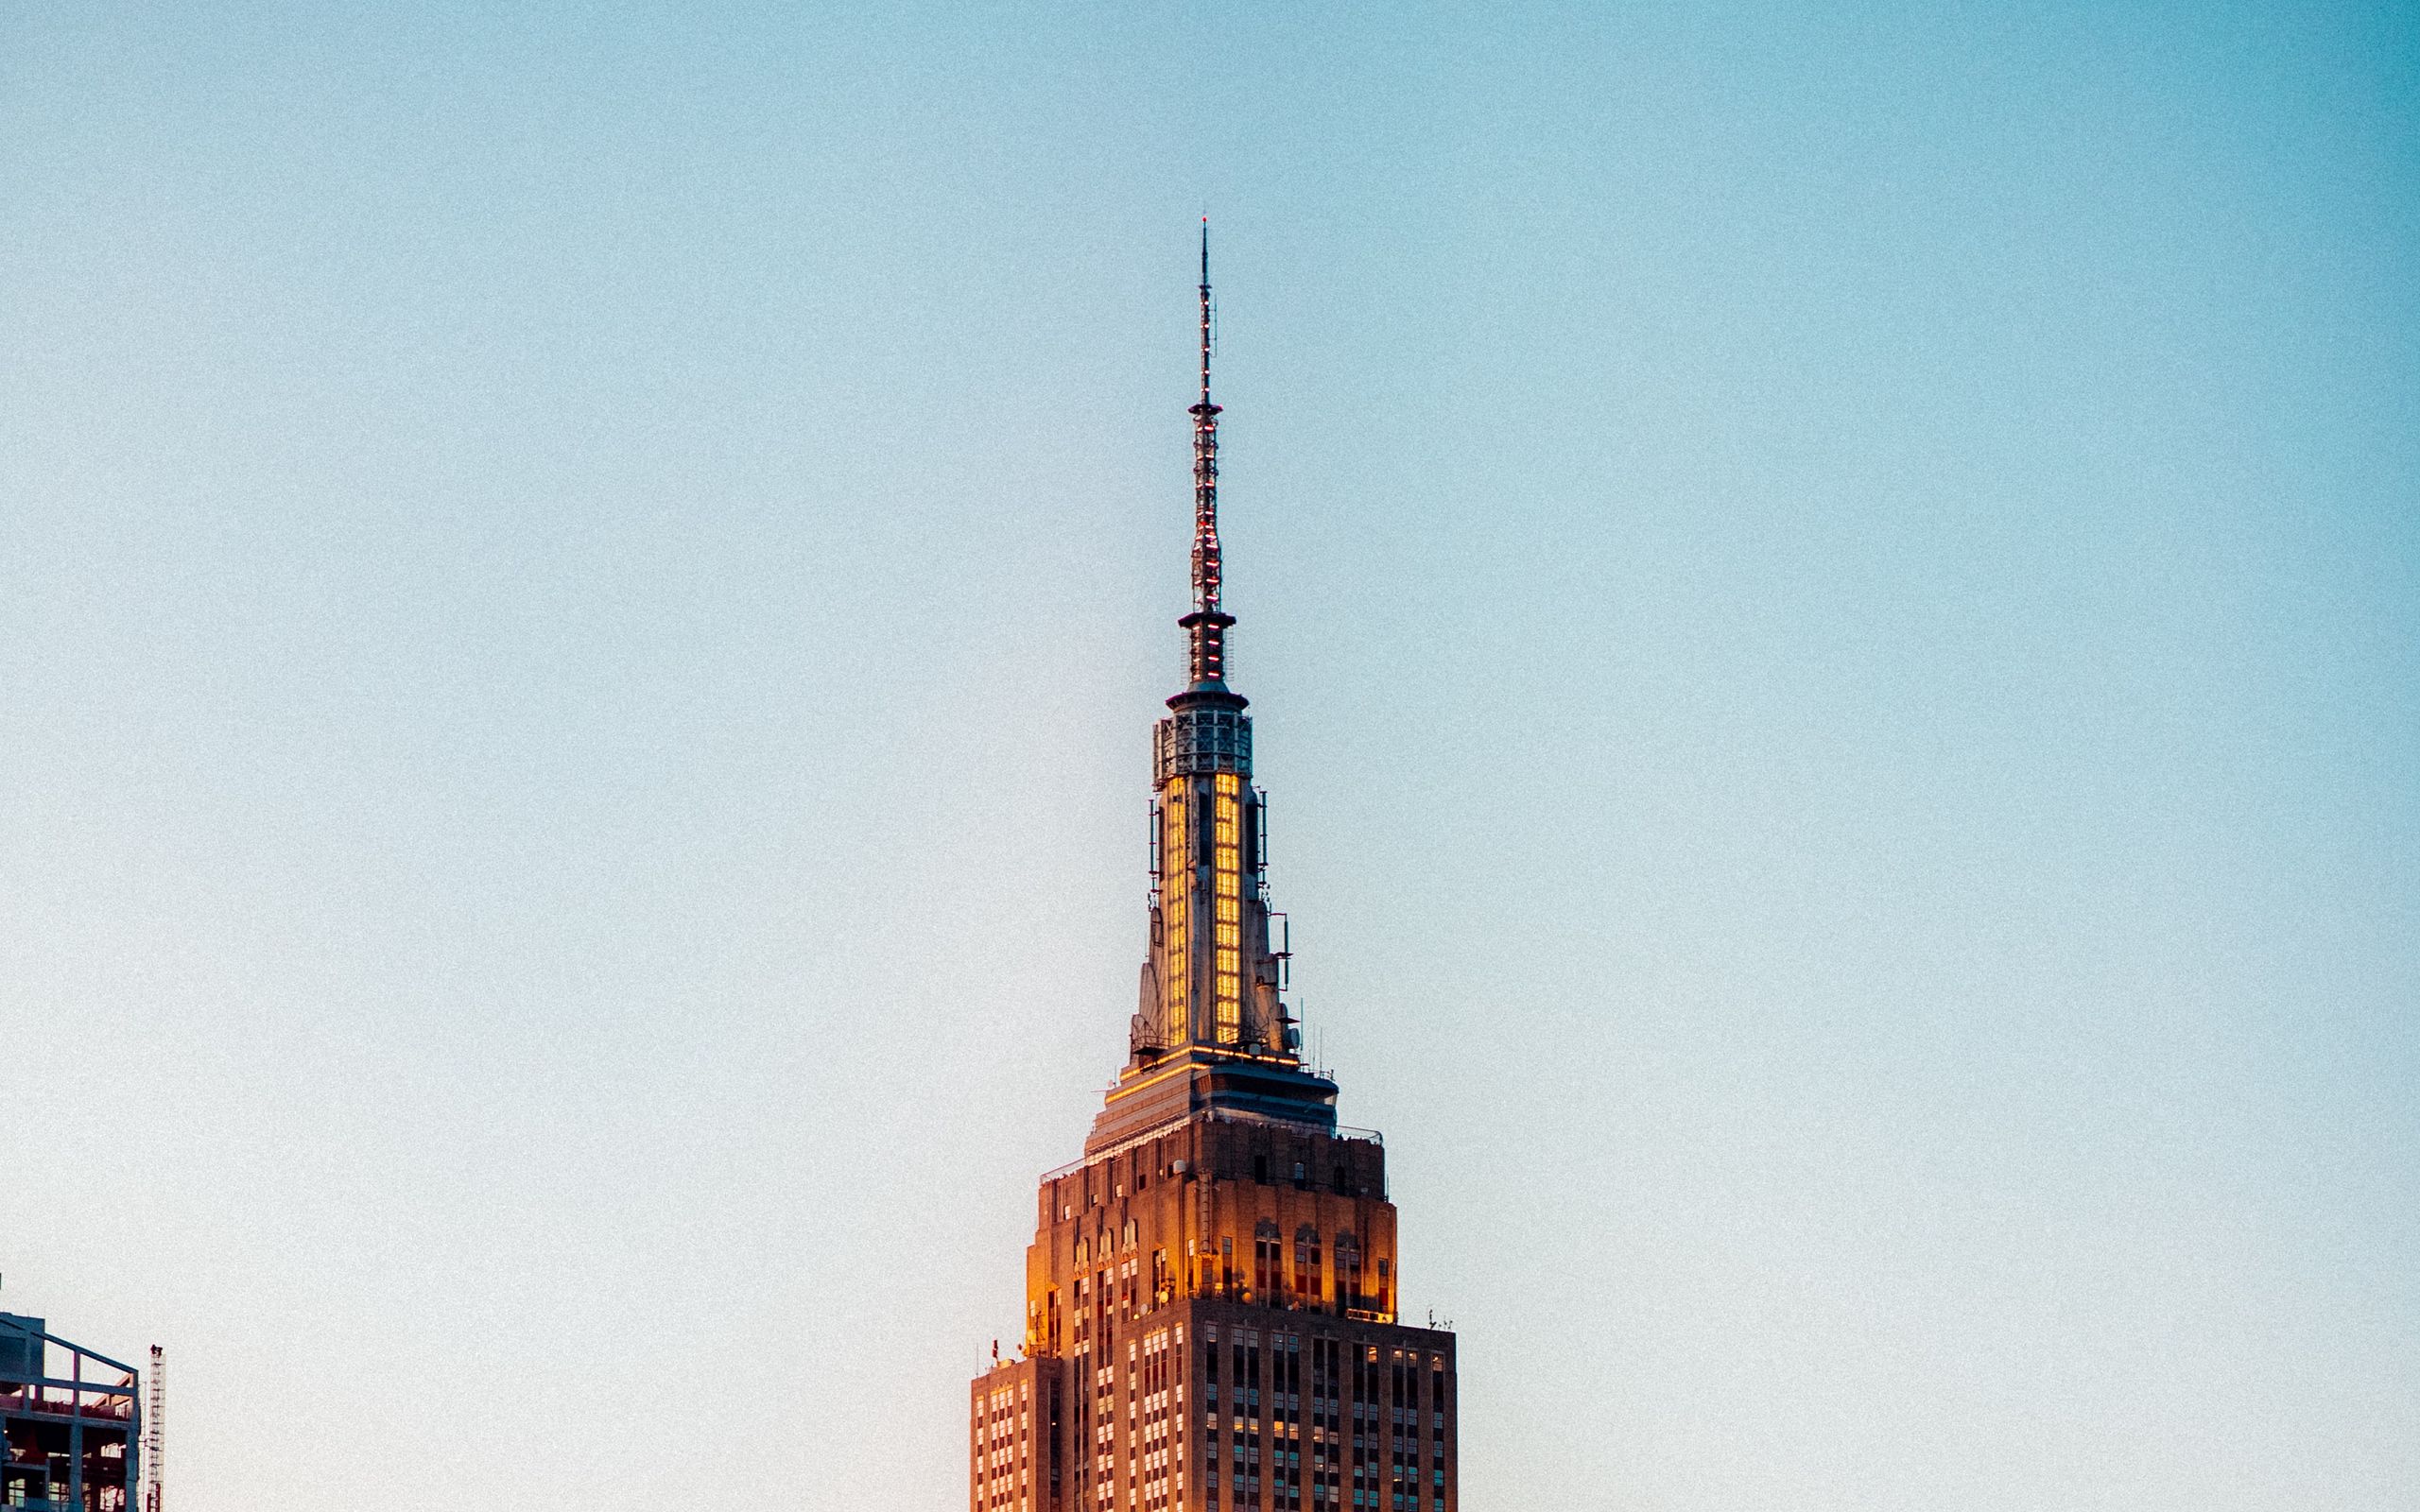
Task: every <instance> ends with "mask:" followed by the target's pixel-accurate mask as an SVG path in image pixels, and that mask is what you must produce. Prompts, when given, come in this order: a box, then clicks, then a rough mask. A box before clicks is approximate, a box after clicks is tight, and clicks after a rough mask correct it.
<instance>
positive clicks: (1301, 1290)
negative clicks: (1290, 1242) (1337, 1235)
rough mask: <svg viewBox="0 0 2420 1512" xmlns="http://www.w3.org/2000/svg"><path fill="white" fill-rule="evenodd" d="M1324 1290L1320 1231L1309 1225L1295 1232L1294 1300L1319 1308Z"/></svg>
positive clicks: (1303, 1305)
mask: <svg viewBox="0 0 2420 1512" xmlns="http://www.w3.org/2000/svg"><path fill="white" fill-rule="evenodd" d="M1321 1291H1322V1285H1321V1277H1320V1231H1319V1230H1318V1229H1314V1228H1312V1227H1311V1226H1310V1225H1309V1224H1305V1225H1303V1227H1301V1228H1300V1229H1295V1230H1294V1300H1295V1303H1296V1305H1297V1306H1301V1307H1317V1306H1319V1305H1320V1293H1321Z"/></svg>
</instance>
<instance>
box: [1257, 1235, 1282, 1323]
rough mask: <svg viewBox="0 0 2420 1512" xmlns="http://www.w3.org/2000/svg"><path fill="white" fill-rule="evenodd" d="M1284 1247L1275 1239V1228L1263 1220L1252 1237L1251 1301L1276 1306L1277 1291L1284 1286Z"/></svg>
mask: <svg viewBox="0 0 2420 1512" xmlns="http://www.w3.org/2000/svg"><path fill="white" fill-rule="evenodd" d="M1285 1247H1286V1246H1285V1245H1284V1244H1283V1243H1282V1242H1281V1241H1280V1240H1279V1239H1278V1237H1277V1226H1276V1225H1275V1224H1273V1223H1271V1222H1270V1221H1269V1220H1268V1219H1266V1218H1264V1219H1262V1220H1261V1221H1260V1224H1259V1227H1257V1228H1255V1229H1253V1236H1252V1286H1253V1301H1256V1302H1261V1303H1265V1304H1267V1305H1268V1306H1271V1307H1275V1306H1276V1305H1277V1294H1278V1291H1279V1290H1280V1289H1281V1288H1282V1287H1284V1285H1285V1284H1286V1273H1285V1265H1286V1260H1285V1253H1284V1251H1285Z"/></svg>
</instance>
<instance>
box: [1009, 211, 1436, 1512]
mask: <svg viewBox="0 0 2420 1512" xmlns="http://www.w3.org/2000/svg"><path fill="white" fill-rule="evenodd" d="M1209 292H1210V291H1209V270H1208V259H1207V251H1206V249H1205V252H1204V260H1203V271H1202V286H1201V301H1202V325H1203V348H1202V351H1203V356H1202V383H1201V403H1200V404H1197V405H1195V406H1194V408H1193V416H1194V435H1195V444H1194V476H1195V503H1196V530H1195V541H1194V560H1193V567H1194V573H1193V576H1194V590H1195V604H1194V609H1193V611H1192V612H1191V613H1189V614H1187V615H1185V616H1184V619H1183V620H1182V621H1180V623H1181V624H1182V625H1183V626H1184V627H1185V629H1186V630H1187V632H1188V671H1189V673H1190V676H1189V678H1188V679H1187V685H1186V687H1185V689H1184V692H1182V693H1179V694H1178V695H1177V696H1174V697H1172V698H1170V699H1169V700H1168V714H1167V717H1166V718H1164V719H1162V720H1161V721H1160V722H1159V725H1158V727H1157V729H1156V730H1155V731H1154V738H1153V743H1152V744H1153V782H1152V807H1153V822H1152V825H1151V835H1152V846H1151V882H1152V890H1151V899H1150V949H1149V952H1148V954H1147V956H1146V959H1145V962H1144V965H1143V971H1142V986H1141V994H1140V1000H1139V1002H1138V1005H1137V1007H1136V1011H1135V1014H1134V1017H1133V1020H1132V1023H1131V1025H1130V1029H1129V1044H1128V1051H1129V1054H1128V1058H1127V1061H1126V1064H1125V1065H1124V1066H1123V1067H1122V1068H1120V1070H1119V1072H1118V1075H1117V1079H1116V1081H1115V1084H1114V1085H1113V1086H1112V1087H1111V1088H1110V1089H1109V1091H1108V1094H1107V1096H1106V1097H1105V1099H1104V1101H1103V1106H1102V1108H1101V1111H1100V1113H1099V1115H1098V1117H1097V1118H1096V1119H1095V1121H1094V1124H1093V1128H1092V1132H1091V1134H1090V1135H1089V1137H1088V1138H1087V1139H1086V1140H1085V1142H1084V1153H1083V1156H1082V1158H1081V1159H1080V1160H1075V1161H1073V1162H1071V1163H1070V1164H1068V1165H1066V1166H1063V1167H1062V1168H1061V1169H1059V1170H1056V1171H1053V1172H1050V1173H1048V1174H1047V1175H1046V1176H1045V1177H1043V1178H1042V1181H1041V1186H1040V1191H1039V1193H1038V1194H1037V1202H1036V1214H1035V1216H1036V1225H1035V1231H1034V1239H1033V1243H1032V1244H1031V1245H1030V1246H1029V1247H1028V1249H1027V1251H1026V1318H1025V1329H1024V1337H1023V1344H1022V1348H1021V1349H1018V1350H1017V1351H1016V1353H1015V1356H1014V1357H1013V1358H1011V1359H1010V1360H1007V1361H1004V1362H999V1363H996V1364H995V1366H994V1368H992V1369H991V1370H988V1371H986V1372H985V1373H984V1374H983V1375H981V1376H979V1377H977V1379H976V1381H975V1382H974V1383H973V1386H972V1395H971V1400H970V1436H969V1442H968V1455H969V1485H970V1502H969V1505H970V1506H971V1507H972V1508H973V1512H1211V1509H1218V1512H1243V1509H1249V1512H1303V1509H1305V1508H1313V1509H1319V1512H1330V1509H1345V1508H1351V1509H1355V1512H1362V1509H1369V1508H1379V1509H1383V1512H1456V1508H1457V1507H1458V1505H1459V1494H1460V1493H1459V1488H1458V1486H1457V1473H1456V1432H1455V1417H1456V1414H1455V1406H1456V1402H1457V1400H1458V1396H1459V1393H1458V1390H1457V1387H1456V1382H1455V1373H1454V1372H1455V1366H1454V1336H1453V1335H1452V1334H1451V1333H1450V1332H1443V1331H1439V1330H1435V1329H1424V1328H1408V1327H1405V1326H1404V1325H1403V1324H1402V1323H1401V1322H1400V1321H1399V1319H1398V1316H1397V1309H1398V1305H1399V1304H1398V1285H1399V1280H1400V1278H1399V1275H1398V1272H1397V1269H1396V1263H1395V1255H1396V1250H1395V1208H1394V1204H1393V1203H1392V1202H1391V1201H1389V1200H1388V1198H1387V1178H1386V1149H1385V1145H1384V1143H1383V1141H1382V1140H1381V1139H1380V1138H1379V1136H1378V1135H1377V1134H1376V1133H1374V1132H1373V1131H1370V1130H1366V1129H1353V1128H1346V1127H1343V1126H1341V1125H1339V1124H1338V1123H1337V1121H1336V1095H1337V1087H1336V1083H1335V1082H1333V1081H1331V1080H1330V1079H1328V1078H1327V1077H1326V1076H1324V1075H1322V1074H1319V1073H1318V1072H1316V1071H1314V1070H1313V1069H1312V1068H1310V1067H1309V1066H1307V1065H1305V1063H1304V1061H1303V1059H1302V1055H1301V1043H1302V1041H1301V1034H1300V1029H1299V1025H1298V1024H1297V1023H1296V1022H1295V1020H1294V1018H1293V1016H1292V1015H1291V1013H1290V1012H1289V1011H1288V1007H1287V1005H1286V1003H1285V999H1284V989H1285V986H1286V983H1285V975H1286V972H1285V968H1286V963H1287V956H1286V954H1285V951H1284V949H1283V940H1282V936H1272V924H1273V922H1274V921H1275V920H1276V919H1278V918H1279V916H1276V915H1274V914H1272V913H1271V910H1270V907H1269V898H1268V891H1267V885H1266V881H1265V878H1264V875H1263V869H1264V866H1265V863H1266V858H1267V844H1266V840H1267V812H1268V811H1267V803H1266V800H1265V798H1264V796H1263V795H1262V794H1261V792H1260V791H1259V790H1258V789H1257V788H1255V787H1254V786H1253V781H1252V721H1251V718H1250V716H1249V715H1248V714H1247V713H1245V708H1246V703H1245V700H1244V698H1243V697H1242V696H1240V695H1237V694H1236V693H1234V692H1232V691H1230V690H1229V689H1228V687H1227V685H1226V679H1225V673H1226V656H1225V631H1226V629H1227V627H1229V626H1232V625H1233V624H1234V623H1235V622H1234V620H1233V619H1232V618H1231V617H1229V616H1228V615H1226V614H1225V613H1223V612H1222V611H1221V610H1220V609H1219V573H1220V560H1219V539H1218V516H1217V476H1218V429H1217V427H1218V415H1219V409H1218V406H1216V405H1215V404H1211V403H1210V392H1209V357H1208V352H1209V347H1208V329H1209Z"/></svg>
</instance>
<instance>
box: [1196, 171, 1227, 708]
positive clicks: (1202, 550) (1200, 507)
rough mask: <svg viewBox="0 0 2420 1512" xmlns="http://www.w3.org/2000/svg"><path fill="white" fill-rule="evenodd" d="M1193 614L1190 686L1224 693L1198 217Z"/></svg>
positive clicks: (1213, 417)
mask: <svg viewBox="0 0 2420 1512" xmlns="http://www.w3.org/2000/svg"><path fill="white" fill-rule="evenodd" d="M1192 413H1193V612H1192V613H1190V614H1187V615H1186V616H1185V617H1184V621H1183V623H1184V627H1185V628H1186V629H1188V630H1190V631H1192V637H1191V646H1190V649H1191V652H1192V655H1191V657H1190V658H1189V660H1190V661H1191V662H1192V665H1191V666H1190V667H1189V668H1188V669H1187V670H1188V671H1189V672H1190V673H1191V679H1190V680H1191V682H1192V684H1193V686H1195V687H1197V688H1201V687H1210V688H1223V687H1225V686H1226V682H1227V627H1228V626H1230V625H1233V624H1234V623H1236V622H1235V617H1234V616H1233V615H1230V614H1228V613H1226V612H1224V611H1223V610H1220V609H1219V406H1218V405H1216V404H1212V403H1211V402H1210V217H1209V216H1207V215H1204V216H1202V217H1201V403H1200V404H1196V405H1194V406H1193V411H1192Z"/></svg>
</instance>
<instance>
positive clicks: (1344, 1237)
mask: <svg viewBox="0 0 2420 1512" xmlns="http://www.w3.org/2000/svg"><path fill="white" fill-rule="evenodd" d="M1336 1305H1337V1307H1338V1309H1339V1310H1340V1311H1342V1312H1357V1311H1359V1310H1361V1309H1362V1308H1364V1307H1366V1306H1367V1305H1368V1304H1366V1303H1365V1302H1363V1301H1362V1299H1361V1245H1360V1242H1359V1241H1358V1240H1357V1239H1355V1238H1354V1237H1353V1236H1352V1235H1351V1234H1349V1233H1340V1234H1338V1235H1337V1236H1336Z"/></svg>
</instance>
